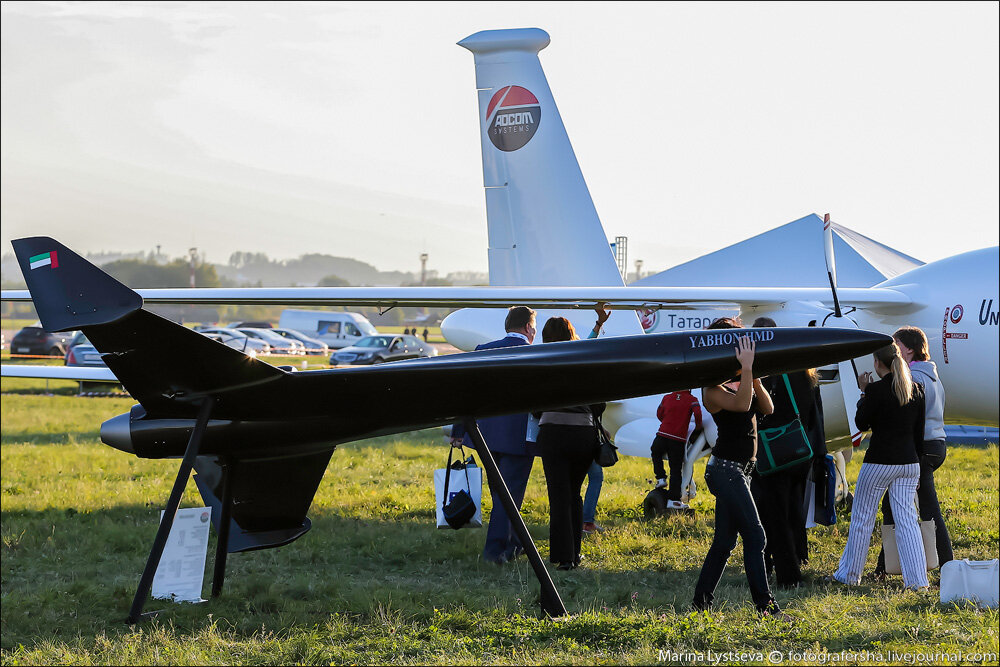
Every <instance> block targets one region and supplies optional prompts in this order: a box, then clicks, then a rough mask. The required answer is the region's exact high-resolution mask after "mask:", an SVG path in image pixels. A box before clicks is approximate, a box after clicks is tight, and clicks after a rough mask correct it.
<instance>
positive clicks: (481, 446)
mask: <svg viewBox="0 0 1000 667" xmlns="http://www.w3.org/2000/svg"><path fill="white" fill-rule="evenodd" d="M465 431H466V432H467V433H468V434H469V437H470V438H471V439H472V444H474V445H475V446H476V452H478V454H479V459H480V460H481V461H482V462H483V468H485V469H486V479H488V480H489V482H490V490H491V491H492V492H493V493H494V494H495V495H496V496H498V497H499V498H500V502H501V504H503V508H504V509H505V510H506V511H507V516H508V517H510V524H511V528H513V529H514V533H515V534H516V535H517V539H518V540H520V541H521V546H522V547H524V553H525V555H526V556H527V557H528V561H529V562H530V563H531V567H532V569H533V570H534V571H535V576H536V577H538V583H539V585H540V586H541V603H542V612H544V613H545V614H547V615H549V616H554V617H555V616H566V605H564V604H563V601H562V598H561V597H559V591H557V590H556V586H555V584H554V583H552V577H551V576H549V571H548V570H547V569H545V563H543V562H542V557H541V556H540V555H539V554H538V547H536V546H535V542H534V540H532V539H531V534H530V533H529V532H528V527H527V526H526V525H525V523H524V519H523V518H522V517H521V512H520V510H518V508H517V504H515V503H514V498H513V497H512V496H511V495H510V489H508V488H507V484H506V482H504V481H503V477H502V476H501V475H500V469H499V468H498V467H497V463H496V461H495V460H494V459H493V454H491V453H490V450H489V449H488V448H487V447H486V441H485V440H483V434H482V433H481V432H480V431H479V426H478V425H477V424H476V422H475V420H473V419H467V420H465Z"/></svg>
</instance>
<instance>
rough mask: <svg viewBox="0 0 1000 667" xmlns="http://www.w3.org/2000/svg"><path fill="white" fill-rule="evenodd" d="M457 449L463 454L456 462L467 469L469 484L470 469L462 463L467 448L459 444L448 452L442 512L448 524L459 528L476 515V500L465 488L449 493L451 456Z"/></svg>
mask: <svg viewBox="0 0 1000 667" xmlns="http://www.w3.org/2000/svg"><path fill="white" fill-rule="evenodd" d="M456 449H460V450H461V451H462V456H461V458H459V460H458V461H457V462H456V464H458V465H461V466H462V468H463V469H464V470H465V481H466V485H467V486H469V469H468V468H467V467H466V466H465V465H463V464H462V460H463V459H464V458H465V449H464V448H463V447H462V446H461V445H457V446H454V447H452V448H451V451H449V452H448V468H447V472H446V473H445V474H444V502H443V503H441V513H442V514H444V520H445V521H447V522H448V525H449V526H451V527H452V528H454V529H455V530H458V529H459V528H461V527H462V526H464V525H465V524H467V523H469V521H470V520H472V517H474V516H476V501H475V500H473V499H472V496H470V495H469V492H468V491H466V490H465V489H459V490H458V491H456V492H455V493H453V494H450V496H449V494H448V485H449V484H450V482H451V471H452V463H451V457H452V456H453V455H454V453H455V450H456ZM469 488H471V486H470V487H469Z"/></svg>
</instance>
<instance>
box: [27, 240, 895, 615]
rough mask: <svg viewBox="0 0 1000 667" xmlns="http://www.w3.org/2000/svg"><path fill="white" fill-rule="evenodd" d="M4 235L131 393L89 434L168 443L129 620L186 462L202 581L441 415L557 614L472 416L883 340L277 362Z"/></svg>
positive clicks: (668, 338) (155, 449)
mask: <svg viewBox="0 0 1000 667" xmlns="http://www.w3.org/2000/svg"><path fill="white" fill-rule="evenodd" d="M13 246H14V251H15V254H16V255H17V259H18V262H19V263H20V266H21V271H22V273H23V274H24V277H25V281H26V283H27V285H28V289H29V291H30V292H31V297H32V300H33V301H34V305H35V309H36V311H37V313H38V317H39V319H40V320H41V323H42V326H43V327H44V328H45V329H46V330H47V331H52V332H54V331H69V330H75V329H79V330H81V331H82V332H83V333H84V334H86V336H87V338H88V339H89V340H90V341H91V342H92V343H93V345H94V346H95V347H96V348H97V350H98V351H99V352H100V353H101V356H102V358H103V359H104V361H105V363H106V364H107V365H108V367H109V368H110V369H111V370H112V371H113V372H114V374H115V376H116V377H117V378H118V380H119V381H120V382H121V383H122V384H123V385H124V386H125V388H126V389H127V390H128V392H129V394H130V395H131V396H132V397H133V398H135V399H136V400H137V401H138V405H136V406H134V407H133V408H132V410H131V411H130V412H129V413H127V414H123V415H119V416H117V417H114V418H112V419H110V420H108V421H106V422H104V424H103V425H102V426H101V440H102V441H103V442H104V443H106V444H108V445H110V446H112V447H115V448H116V449H119V450H121V451H124V452H127V453H130V454H134V455H135V456H138V457H141V458H150V459H158V458H177V457H181V458H182V461H181V464H180V469H179V470H178V473H177V477H176V480H175V481H174V485H173V489H172V491H171V493H170V497H169V499H168V501H167V504H166V508H165V511H164V519H163V521H161V522H160V526H159V529H158V530H157V534H156V538H155V539H154V542H153V546H152V549H151V551H150V554H149V558H148V560H147V562H146V566H145V569H144V570H143V573H142V576H141V579H140V582H139V587H138V590H137V591H136V595H135V598H134V600H133V603H132V607H131V609H130V612H129V617H128V620H129V622H130V623H135V622H137V621H138V620H139V619H140V618H141V616H142V608H143V606H144V605H145V602H146V598H147V596H148V595H149V591H150V587H151V585H152V580H153V575H154V573H155V572H156V568H157V566H158V564H159V561H160V557H161V555H162V553H163V549H164V546H165V544H166V540H167V537H168V535H169V533H170V527H171V525H172V523H173V518H174V514H175V513H176V511H177V508H178V506H179V504H180V500H181V495H182V493H183V491H184V487H185V486H186V485H187V480H188V477H189V476H190V473H191V470H192V468H193V469H194V470H195V472H196V475H195V483H196V485H197V487H198V490H199V491H200V492H201V495H202V498H203V499H204V501H205V502H206V503H207V504H208V505H210V506H211V507H212V510H213V511H212V521H213V524H214V526H215V529H216V531H217V533H218V543H217V550H216V555H215V563H214V575H213V582H212V594H213V596H216V595H218V594H219V592H220V591H221V589H222V584H223V581H224V578H225V568H226V557H227V554H229V553H235V552H241V551H252V550H255V549H269V548H273V547H280V546H284V545H286V544H289V543H290V542H293V541H295V540H296V539H298V538H299V537H301V536H302V535H303V534H305V533H306V532H307V531H308V530H309V528H310V525H311V524H310V521H309V519H308V518H307V516H306V513H307V511H308V510H309V506H310V504H311V503H312V500H313V496H314V495H315V493H316V489H317V488H318V486H319V483H320V480H321V479H322V477H323V474H324V472H325V471H326V467H327V464H328V463H329V461H330V457H331V455H332V454H333V451H334V449H336V446H337V445H338V444H340V443H344V442H350V441H353V440H360V439H363V438H370V437H373V436H378V435H387V434H392V433H401V432H405V431H411V430H415V429H422V428H429V427H435V426H443V425H447V424H452V423H456V422H463V423H464V424H465V425H466V428H467V430H468V432H469V433H470V434H471V436H472V439H473V442H474V444H475V447H476V451H477V453H478V454H479V456H480V458H481V460H482V463H483V467H484V469H485V471H486V476H487V479H488V480H489V484H490V487H491V488H492V489H493V490H494V491H495V492H498V493H497V495H498V496H499V497H500V499H501V501H502V503H503V505H504V507H505V509H506V510H507V514H508V515H509V516H510V517H512V523H513V526H514V529H515V532H516V533H517V535H518V537H519V539H520V540H521V543H522V544H523V545H524V546H525V548H526V552H527V556H528V558H529V560H530V562H531V565H532V567H533V569H534V571H535V574H536V576H537V577H538V580H539V583H540V585H541V606H542V609H543V611H544V612H545V613H547V614H549V615H551V616H563V615H565V614H566V608H565V606H564V605H563V602H562V600H561V598H560V597H559V594H558V592H557V591H556V589H555V586H554V585H553V583H552V580H551V578H550V577H549V574H548V571H547V570H546V569H545V566H544V564H543V563H542V560H541V557H540V556H539V554H538V550H537V548H536V547H535V545H534V543H533V542H532V540H531V537H530V535H529V534H528V530H527V527H526V526H525V524H524V521H523V519H522V518H521V516H520V513H519V512H518V510H517V507H516V506H515V504H514V501H513V499H512V498H511V496H510V493H509V491H508V490H507V487H506V485H505V484H504V481H503V478H502V477H501V476H500V473H499V470H498V469H497V466H496V463H495V462H494V459H493V456H492V455H491V454H490V451H489V449H487V446H486V443H485V442H484V441H483V438H482V434H481V433H480V431H479V429H478V428H477V426H476V419H477V418H482V417H491V416H496V415H503V414H516V413H521V412H527V411H539V410H544V409H553V408H558V407H563V406H567V405H583V404H592V403H600V402H604V401H610V400H617V399H623V398H630V397H633V396H645V395H649V394H656V393H663V392H668V391H675V390H678V389H685V388H691V387H699V386H709V385H714V384H718V383H721V382H724V381H726V380H727V379H729V378H732V377H733V376H734V375H735V374H736V373H737V371H738V369H739V364H738V362H737V360H736V356H735V354H734V348H735V347H736V345H737V343H738V340H737V337H738V336H740V335H749V336H751V338H752V339H753V340H755V341H756V344H757V351H756V358H755V360H754V370H755V372H756V373H758V374H760V375H761V376H764V375H772V374H776V373H784V372H789V371H793V370H797V369H802V368H809V367H816V366H822V365H826V364H831V363H836V362H839V361H843V360H845V359H852V358H855V357H860V356H862V355H865V354H868V353H871V352H873V351H874V350H876V349H878V348H880V347H882V346H884V345H887V344H888V343H889V342H891V340H892V339H891V338H890V337H889V336H886V335H884V334H879V333H874V332H870V331H861V330H856V329H829V328H788V329H745V330H739V331H735V330H721V331H720V330H713V331H698V332H683V333H665V334H646V335H637V336H622V337H615V338H603V339H593V340H583V341H572V342H566V343H550V344H545V345H525V346H519V347H512V348H502V349H494V350H484V351H479V352H468V353H464V354H452V355H446V356H442V357H432V358H429V359H419V360H408V361H399V362H394V363H390V364H383V365H380V366H372V367H355V368H339V369H332V370H315V371H298V372H289V371H287V370H283V369H281V368H277V367H274V366H271V365H270V364H267V363H265V362H263V361H261V360H259V359H256V358H253V357H250V356H247V355H245V354H243V353H241V352H239V351H237V350H234V349H232V348H230V347H227V346H226V345H223V344H222V343H219V342H217V341H214V340H211V339H209V338H207V337H205V336H202V335H201V334H199V333H197V332H195V331H193V330H191V329H188V328H186V327H184V326H181V325H179V324H176V323H174V322H171V321H169V320H167V319H164V318H162V317H160V316H158V315H156V314H154V313H151V312H149V311H147V310H144V309H143V308H142V305H143V302H142V297H140V296H139V295H138V294H136V293H135V292H134V291H132V290H131V289H129V288H128V287H126V286H125V285H123V284H121V283H120V282H118V281H117V280H115V279H114V278H112V277H111V276H109V275H108V274H106V273H104V272H103V271H101V270H100V269H99V268H97V267H96V266H94V265H93V264H91V263H89V262H88V261H86V260H85V259H83V258H82V257H80V256H79V255H77V254H76V253H74V252H73V251H72V250H69V249H68V248H66V247H65V246H63V245H61V244H60V243H58V242H57V241H55V240H54V239H51V238H48V237H41V236H39V237H32V238H24V239H18V240H15V241H13ZM164 349H169V350H170V351H171V354H169V355H164V354H163V350H164Z"/></svg>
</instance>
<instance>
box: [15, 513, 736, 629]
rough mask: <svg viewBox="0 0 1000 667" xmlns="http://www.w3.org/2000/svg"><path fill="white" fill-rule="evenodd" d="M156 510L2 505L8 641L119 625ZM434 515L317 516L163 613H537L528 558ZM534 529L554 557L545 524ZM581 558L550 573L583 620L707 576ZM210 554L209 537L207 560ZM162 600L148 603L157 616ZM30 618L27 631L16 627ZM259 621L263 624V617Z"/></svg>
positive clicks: (643, 603)
mask: <svg viewBox="0 0 1000 667" xmlns="http://www.w3.org/2000/svg"><path fill="white" fill-rule="evenodd" d="M158 511H159V509H158V506H157V505H155V504H153V505H152V506H149V505H123V506H118V507H115V508H112V509H105V510H99V511H93V512H76V511H75V510H73V509H46V510H43V511H37V512H34V511H32V512H25V511H17V512H8V511H4V512H3V513H2V525H3V531H2V532H3V587H4V602H5V607H6V606H7V604H8V603H10V604H11V607H9V608H12V609H16V610H17V612H15V613H12V614H10V615H8V614H6V613H5V618H4V628H5V629H4V644H5V645H7V640H8V637H17V636H20V637H21V639H20V641H23V640H24V639H25V637H24V633H25V632H28V633H29V634H31V633H32V631H31V628H32V627H36V624H38V623H39V622H42V620H43V619H47V620H46V621H45V622H44V623H42V625H43V626H44V633H45V634H46V636H48V637H51V636H52V634H53V633H55V634H56V635H58V636H63V637H69V636H73V635H76V634H79V633H83V634H88V633H91V632H94V631H96V630H97V629H99V628H103V627H105V626H106V625H107V624H116V623H118V622H121V621H122V620H123V619H124V615H125V613H126V612H127V608H128V604H129V603H130V601H131V596H132V594H133V593H134V590H135V587H136V585H137V583H138V578H139V574H140V573H141V571H142V568H143V565H144V564H145V559H146V557H147V555H148V553H149V548H150V546H151V544H152V541H153V536H154V534H155V516H156V515H157V513H158ZM431 521H433V519H429V517H428V516H426V514H423V515H418V514H417V513H409V514H407V515H405V516H403V517H398V518H396V519H393V520H373V519H371V518H364V519H353V518H345V517H339V516H335V515H331V514H322V513H321V514H319V515H318V516H317V515H314V516H313V528H312V530H311V531H310V532H309V533H307V534H306V535H305V536H303V537H302V538H300V539H299V540H297V541H296V542H295V543H293V544H290V545H287V546H285V547H283V548H280V549H271V550H265V551H257V552H249V553H244V554H230V556H229V560H228V574H227V579H226V589H225V591H224V594H223V596H222V598H221V599H219V600H215V601H212V602H211V603H210V604H209V605H202V606H196V607H191V606H187V605H178V606H175V605H167V606H168V608H169V611H168V615H167V618H176V619H177V620H178V622H180V619H184V618H186V619H188V620H189V621H190V622H194V620H195V619H197V618H200V617H203V616H204V615H206V614H209V613H211V614H213V616H214V617H215V618H220V617H225V618H230V619H232V621H233V622H234V623H237V620H238V619H239V618H240V617H241V616H245V615H246V614H251V615H258V614H265V615H266V614H277V613H280V614H282V615H283V617H284V618H285V619H286V620H287V621H288V622H291V623H296V624H297V623H307V622H310V621H311V620H315V618H316V617H317V616H325V615H328V614H330V613H331V612H345V613H355V614H356V613H361V614H367V613H369V612H371V610H372V608H373V605H376V604H382V605H385V604H391V605H393V606H394V607H395V608H397V609H402V610H405V611H406V612H407V613H410V614H415V615H418V616H425V615H430V614H432V613H433V611H434V609H435V608H465V609H469V610H471V611H475V612H477V613H480V612H482V613H485V612H488V611H490V610H494V609H497V608H500V609H507V610H509V611H510V612H511V613H515V612H520V613H529V614H531V613H534V612H535V606H536V604H537V600H538V591H539V586H538V583H537V579H536V578H535V575H534V572H533V571H532V569H531V567H530V565H529V564H528V561H527V559H526V558H525V557H521V558H520V559H518V560H517V561H515V562H514V563H509V564H507V565H505V566H503V567H498V566H496V565H494V564H492V563H487V562H484V561H482V560H481V558H480V553H481V550H482V542H483V539H484V538H485V529H464V530H461V531H453V530H437V529H435V528H434V527H433V525H431V523H430V522H431ZM529 529H530V531H531V533H532V535H533V536H534V538H535V541H536V544H537V545H538V546H539V550H540V552H541V555H542V558H543V560H545V559H546V556H547V544H546V543H545V540H546V538H547V530H548V529H547V526H539V525H532V526H530V527H529ZM585 551H590V552H591V553H589V555H588V556H587V561H586V563H585V565H586V566H585V567H584V568H581V569H579V570H575V571H572V572H556V571H554V570H553V568H552V567H551V566H549V569H550V572H551V574H552V577H553V580H554V581H555V583H556V586H557V588H558V589H559V590H560V593H561V595H562V596H563V600H564V602H565V603H566V605H567V607H568V608H569V609H570V610H571V612H573V613H577V612H581V611H587V610H593V611H597V612H600V611H602V610H604V611H607V610H608V609H614V608H619V607H632V608H647V607H648V608H664V607H670V608H673V607H674V606H675V605H678V604H681V603H680V602H679V600H684V601H686V599H687V598H688V597H689V595H690V590H692V589H693V586H694V580H695V578H696V577H697V574H698V572H697V569H690V570H684V571H673V572H667V573H665V572H663V571H653V570H650V569H643V568H636V569H630V570H620V569H619V570H615V571H610V570H604V569H602V567H601V563H600V560H601V559H600V554H594V553H592V552H593V547H592V546H591V547H588V548H587V549H585ZM214 553H215V538H214V531H213V537H212V539H211V541H210V544H209V555H208V560H209V563H211V560H212V558H213V556H214ZM211 567H212V566H211V564H209V565H208V569H207V572H208V573H207V575H206V579H208V578H210V576H211ZM668 579H670V580H672V581H669V582H668V581H667V580H668ZM743 581H744V580H743V576H742V570H741V568H736V569H734V570H733V571H731V573H730V574H729V575H727V577H726V578H725V580H724V581H723V587H726V586H735V587H737V588H739V587H740V586H743V585H744V584H743ZM207 584H208V582H207V581H206V591H207ZM744 597H746V595H744ZM159 606H162V604H161V603H156V602H150V603H149V604H147V609H154V608H158V607H159ZM5 611H6V610H5ZM22 615H26V616H25V618H24V619H23V621H24V623H22V622H19V621H18V620H17V619H18V617H20V616H22ZM25 623H26V624H25ZM237 624H238V623H237ZM248 627H249V626H248ZM253 627H254V628H256V629H259V627H260V624H259V622H257V621H255V623H254V624H253ZM39 629H41V627H39Z"/></svg>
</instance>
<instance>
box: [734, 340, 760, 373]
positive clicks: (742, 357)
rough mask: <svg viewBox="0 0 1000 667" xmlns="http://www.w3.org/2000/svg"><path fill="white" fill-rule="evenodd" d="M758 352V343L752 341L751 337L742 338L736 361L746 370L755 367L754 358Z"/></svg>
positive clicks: (737, 349)
mask: <svg viewBox="0 0 1000 667" xmlns="http://www.w3.org/2000/svg"><path fill="white" fill-rule="evenodd" d="M756 352H757V343H755V342H753V341H752V340H750V336H741V337H740V345H739V347H737V348H736V360H737V361H739V362H740V366H741V367H742V368H744V369H746V370H750V368H751V367H753V358H754V355H755V354H756Z"/></svg>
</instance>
